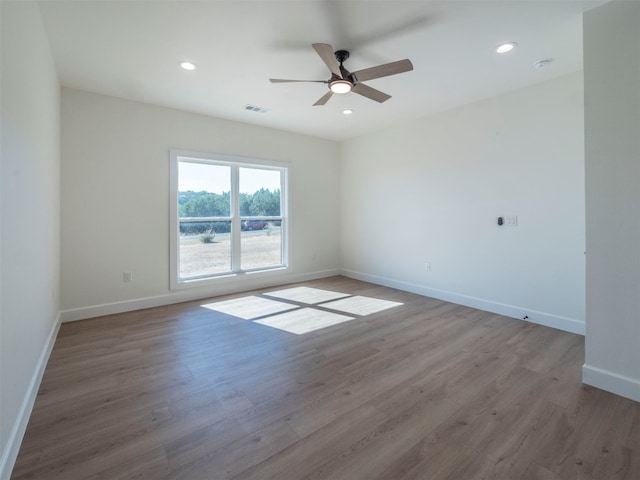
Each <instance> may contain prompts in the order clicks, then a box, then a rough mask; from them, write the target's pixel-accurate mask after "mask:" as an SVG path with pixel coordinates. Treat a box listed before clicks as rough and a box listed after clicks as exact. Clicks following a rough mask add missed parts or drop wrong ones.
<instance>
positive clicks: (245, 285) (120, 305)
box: [61, 269, 340, 322]
mask: <svg viewBox="0 0 640 480" xmlns="http://www.w3.org/2000/svg"><path fill="white" fill-rule="evenodd" d="M335 275H340V270H338V269H330V270H320V271H316V272H309V273H302V274H284V275H274V276H261V277H251V276H250V275H243V276H242V277H236V278H231V277H230V278H228V279H225V282H223V283H222V282H221V283H220V285H218V286H215V287H203V288H193V289H185V290H176V291H172V292H169V293H166V294H163V295H156V296H153V297H145V298H135V299H132V300H124V301H120V302H113V303H104V304H101V305H91V306H88V307H82V308H74V309H70V310H63V311H62V312H61V319H62V322H72V321H75V320H84V319H86V318H94V317H102V316H104V315H112V314H115V313H123V312H132V311H134V310H142V309H143V308H152V307H161V306H163V305H172V304H174V303H182V302H190V301H193V300H202V299H205V298H211V297H216V296H219V295H227V294H230V293H240V292H246V291H248V290H255V289H257V288H267V287H273V286H279V285H286V284H288V283H296V282H306V281H309V280H316V279H318V278H326V277H331V276H335Z"/></svg>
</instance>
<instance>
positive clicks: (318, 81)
mask: <svg viewBox="0 0 640 480" xmlns="http://www.w3.org/2000/svg"><path fill="white" fill-rule="evenodd" d="M269 81H270V82H271V83H291V82H307V83H329V81H328V80H289V79H287V78H270V79H269Z"/></svg>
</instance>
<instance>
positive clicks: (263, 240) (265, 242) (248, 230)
mask: <svg viewBox="0 0 640 480" xmlns="http://www.w3.org/2000/svg"><path fill="white" fill-rule="evenodd" d="M264 223H265V222H261V221H246V222H243V231H242V237H241V240H240V242H241V244H240V249H241V255H240V268H241V269H242V270H253V269H256V268H258V269H259V268H267V267H277V266H280V265H282V235H281V231H282V221H281V220H271V221H269V222H266V225H263V224H264ZM258 227H260V228H258Z"/></svg>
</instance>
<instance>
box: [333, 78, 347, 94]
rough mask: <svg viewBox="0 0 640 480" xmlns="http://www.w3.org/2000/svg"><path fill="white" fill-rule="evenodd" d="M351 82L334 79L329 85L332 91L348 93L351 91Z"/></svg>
mask: <svg viewBox="0 0 640 480" xmlns="http://www.w3.org/2000/svg"><path fill="white" fill-rule="evenodd" d="M351 87H352V85H351V83H350V82H348V81H347V80H334V81H333V82H331V84H330V85H329V88H330V89H331V91H332V92H333V93H349V92H350V91H351Z"/></svg>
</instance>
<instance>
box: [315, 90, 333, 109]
mask: <svg viewBox="0 0 640 480" xmlns="http://www.w3.org/2000/svg"><path fill="white" fill-rule="evenodd" d="M332 96H333V92H332V91H331V90H329V91H328V92H327V93H325V94H324V95H323V96H322V98H320V100H318V101H317V102H316V103H314V104H313V106H314V107H318V106H321V105H324V104H325V103H327V102H328V101H329V99H330V98H331V97H332Z"/></svg>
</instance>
